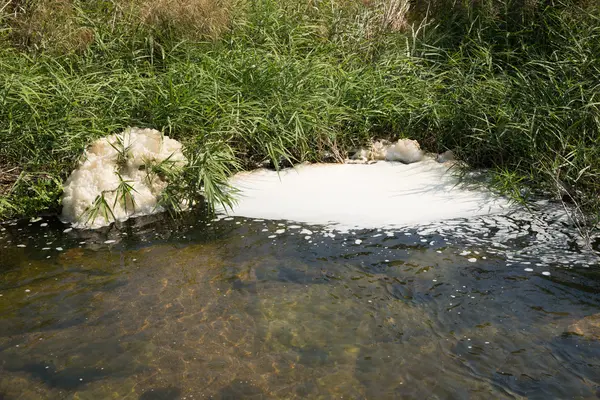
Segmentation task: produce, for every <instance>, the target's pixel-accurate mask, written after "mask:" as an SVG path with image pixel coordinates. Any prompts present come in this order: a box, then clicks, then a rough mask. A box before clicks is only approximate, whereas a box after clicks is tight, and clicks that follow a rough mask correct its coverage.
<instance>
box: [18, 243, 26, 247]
mask: <svg viewBox="0 0 600 400" xmlns="http://www.w3.org/2000/svg"><path fill="white" fill-rule="evenodd" d="M17 247H21V248H22V247H27V246H26V245H24V244H18V245H17Z"/></svg>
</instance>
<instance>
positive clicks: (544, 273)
mask: <svg viewBox="0 0 600 400" xmlns="http://www.w3.org/2000/svg"><path fill="white" fill-rule="evenodd" d="M542 275H545V276H550V272H548V271H544V272H542Z"/></svg>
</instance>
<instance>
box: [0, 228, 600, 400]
mask: <svg viewBox="0 0 600 400" xmlns="http://www.w3.org/2000/svg"><path fill="white" fill-rule="evenodd" d="M151 218H154V219H156V221H152V220H151ZM151 218H150V219H146V220H137V221H131V222H129V223H126V224H124V225H123V226H120V227H119V229H117V228H111V229H107V230H103V231H100V232H97V231H96V232H76V231H70V232H62V229H64V228H63V227H61V226H59V225H58V224H57V223H55V222H52V221H50V226H44V227H40V223H44V222H43V221H38V222H35V223H31V224H30V223H27V222H23V223H19V224H17V225H8V226H4V227H3V229H4V230H3V231H2V232H0V252H1V253H0V254H1V255H2V258H1V263H0V276H1V277H2V279H1V280H0V296H1V297H0V316H1V317H0V398H7V399H12V398H15V399H16V398H19V399H39V398H50V399H53V398H56V399H62V398H77V399H100V398H102V399H104V398H119V399H120V398H131V399H146V400H149V399H184V398H185V399H199V398H217V399H239V398H254V399H261V398H286V399H289V398H306V397H308V398H354V399H365V398H369V399H384V398H390V399H391V398H403V399H423V398H440V399H449V398H456V399H462V398H470V399H490V398H494V399H502V398H526V397H528V398H540V399H549V398H595V397H596V393H597V390H598V387H599V385H600V341H599V340H598V339H600V338H598V337H596V336H594V334H593V333H592V334H590V335H587V336H586V334H585V332H577V333H578V334H574V333H569V331H570V329H569V327H570V326H572V325H573V324H574V323H577V321H580V320H581V319H582V318H584V317H586V316H590V315H594V314H598V313H600V295H599V293H600V266H599V265H597V264H596V265H593V264H592V265H590V263H589V260H587V261H586V264H588V266H580V265H579V264H575V263H574V264H573V265H571V266H570V268H567V267H569V266H565V265H562V266H560V267H559V266H557V265H552V264H547V263H542V262H539V263H536V260H525V259H524V258H523V254H522V252H520V253H519V254H520V255H521V257H517V258H515V257H514V253H515V251H517V250H518V249H512V248H510V247H508V246H514V244H512V243H509V242H505V243H500V245H501V246H504V248H503V250H502V251H500V250H499V249H502V247H501V246H498V243H497V240H498V239H497V238H493V237H488V236H489V235H488V236H486V235H487V234H488V233H485V232H483V230H482V231H481V232H479V233H478V232H475V231H474V230H470V231H469V230H466V231H463V234H462V235H455V236H452V235H451V234H450V233H449V231H448V226H446V227H445V229H437V230H436V229H430V230H421V231H415V230H404V231H395V232H385V231H377V230H370V231H361V232H354V233H350V234H339V233H337V234H336V233H335V232H328V231H322V230H321V229H319V228H315V227H300V226H296V225H291V224H289V223H284V222H281V221H275V222H273V221H253V220H247V219H243V218H236V219H229V218H228V219H225V220H219V221H213V220H203V219H202V218H196V217H191V216H190V217H189V218H188V219H187V220H183V221H178V222H165V221H162V220H160V217H156V216H155V217H151ZM142 221H145V222H146V225H141V223H142ZM46 223H47V222H46ZM478 223H479V224H480V226H484V227H485V224H486V222H485V221H483V222H482V221H479V222H478ZM135 224H138V226H136V225H135ZM29 225H31V226H29ZM456 229H457V230H458V229H460V227H459V226H458V225H457V227H456ZM284 230H285V231H284ZM276 232H277V233H276ZM440 232H443V233H442V234H441V233H440ZM464 232H467V233H468V234H465V233H464ZM509 239H510V240H513V239H514V238H512V237H511V238H509ZM507 240H508V239H507ZM107 241H108V243H105V242H107ZM113 241H114V242H113ZM507 243H508V244H507ZM18 245H20V246H21V247H17V246H18ZM519 245H520V246H521V248H520V249H521V250H522V249H523V248H527V246H528V244H526V245H523V243H519ZM22 246H25V247H22ZM57 248H59V250H57ZM572 256H573V257H576V256H577V253H576V252H574V253H573V254H572ZM536 264H539V265H536ZM530 269H531V270H532V271H529V270H530ZM542 273H546V275H544V274H542ZM548 273H549V275H547V274H548ZM571 330H572V329H571ZM582 334H583V336H581V335H582Z"/></svg>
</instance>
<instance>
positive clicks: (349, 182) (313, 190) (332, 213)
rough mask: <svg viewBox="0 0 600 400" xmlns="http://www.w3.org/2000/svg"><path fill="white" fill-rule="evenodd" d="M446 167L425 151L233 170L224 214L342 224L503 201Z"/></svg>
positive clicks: (433, 214) (399, 222) (496, 205)
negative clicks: (409, 159) (232, 194)
mask: <svg viewBox="0 0 600 400" xmlns="http://www.w3.org/2000/svg"><path fill="white" fill-rule="evenodd" d="M449 167H450V165H448V164H447V163H446V164H440V163H437V162H435V161H434V160H432V159H425V160H424V161H422V162H418V163H414V164H403V163H398V162H378V163H375V164H371V165H364V164H312V165H301V166H298V167H296V168H293V169H287V170H283V171H280V172H279V173H277V172H275V171H269V170H264V169H261V170H256V171H252V172H246V173H240V174H237V175H236V176H234V177H233V178H232V179H231V181H230V183H231V184H232V186H233V187H235V188H236V189H238V190H239V191H240V196H239V199H238V203H237V205H236V206H235V207H234V208H233V210H231V211H229V214H231V215H236V216H244V217H253V218H266V219H285V220H291V221H298V222H303V223H307V224H314V225H327V226H332V227H335V228H336V229H338V230H348V229H365V228H394V227H406V226H414V225H419V224H426V223H431V222H437V221H442V220H449V219H456V218H466V217H473V216H481V215H489V214H496V213H499V212H503V211H506V210H508V209H510V204H509V202H508V200H506V199H504V198H501V197H498V196H495V195H493V194H492V193H490V192H489V191H485V190H481V189H476V188H473V187H470V188H469V187H466V186H465V185H460V184H459V180H458V178H457V177H456V176H455V175H454V174H453V173H452V170H451V169H450V168H449Z"/></svg>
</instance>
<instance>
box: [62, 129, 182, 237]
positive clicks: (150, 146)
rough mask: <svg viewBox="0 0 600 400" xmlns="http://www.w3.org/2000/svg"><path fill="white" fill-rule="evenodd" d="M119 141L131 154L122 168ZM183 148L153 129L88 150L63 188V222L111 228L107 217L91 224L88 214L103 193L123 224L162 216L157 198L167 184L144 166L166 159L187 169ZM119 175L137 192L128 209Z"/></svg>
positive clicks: (112, 137)
mask: <svg viewBox="0 0 600 400" xmlns="http://www.w3.org/2000/svg"><path fill="white" fill-rule="evenodd" d="M119 142H121V143H122V144H123V145H122V147H123V148H125V149H127V151H126V158H125V162H123V163H122V165H118V161H119V152H118V151H117V149H118V148H119ZM115 147H116V148H117V149H116V148H115ZM181 148H182V145H181V143H179V142H178V141H176V140H174V139H170V138H169V137H168V136H162V135H161V133H160V132H159V131H156V130H153V129H138V128H130V129H127V130H126V131H125V132H123V133H119V134H114V135H110V136H107V137H104V138H101V139H98V140H97V141H95V142H94V143H92V145H91V146H90V147H89V148H88V149H87V150H86V151H85V153H84V155H83V157H82V159H81V161H80V163H79V167H78V168H77V169H76V170H75V171H73V172H72V173H71V176H69V178H68V179H67V182H66V183H65V186H64V193H63V198H62V204H63V210H62V216H61V219H62V220H63V221H65V222H70V223H72V224H73V226H75V227H79V228H98V227H101V226H106V225H109V224H110V223H111V222H112V221H113V218H112V215H110V214H109V215H108V218H106V216H105V215H104V213H99V214H98V215H97V216H96V218H95V219H93V220H91V219H89V218H88V216H87V215H86V214H88V210H89V209H90V207H91V206H92V204H93V202H94V200H95V199H96V198H97V197H98V196H99V195H101V194H104V197H105V200H106V202H107V204H108V205H109V206H110V208H111V210H112V213H113V214H114V217H115V219H117V220H120V221H123V220H126V219H127V218H130V217H133V216H138V215H146V214H151V213H154V212H159V211H162V208H161V207H159V206H158V199H159V196H160V194H161V193H162V191H163V190H164V189H165V188H166V186H167V182H166V181H165V180H163V179H162V178H161V176H159V175H158V174H152V175H149V174H148V171H146V170H145V166H146V165H147V164H148V163H160V162H163V161H165V160H167V159H168V160H169V162H170V163H171V164H170V165H171V166H172V167H179V166H183V165H185V164H186V163H187V160H186V158H185V157H184V155H183V154H182V152H181ZM118 174H121V177H122V179H123V181H125V182H127V183H128V184H129V185H131V186H133V189H134V191H133V192H132V195H131V197H129V196H127V197H129V199H128V200H127V203H126V205H127V207H125V206H124V204H123V202H122V201H115V198H117V196H118V194H117V192H116V191H115V189H117V188H118V186H119V184H120V182H121V181H120V179H119V175H118ZM131 198H133V201H132V200H131Z"/></svg>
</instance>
